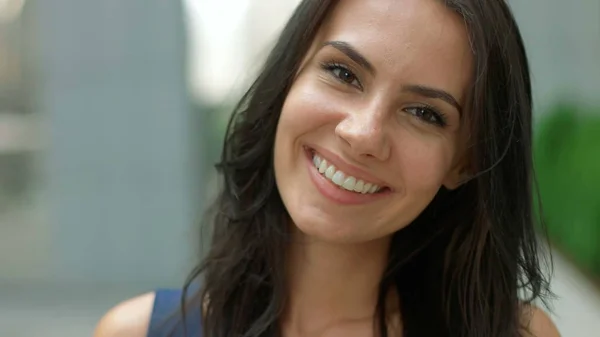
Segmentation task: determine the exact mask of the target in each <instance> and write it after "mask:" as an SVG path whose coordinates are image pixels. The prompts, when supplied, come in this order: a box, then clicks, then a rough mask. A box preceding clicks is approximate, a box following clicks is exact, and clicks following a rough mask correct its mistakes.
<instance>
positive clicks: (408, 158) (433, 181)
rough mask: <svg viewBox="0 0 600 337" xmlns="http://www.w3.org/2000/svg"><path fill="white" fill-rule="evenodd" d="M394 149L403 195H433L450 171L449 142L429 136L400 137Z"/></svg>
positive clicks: (452, 148)
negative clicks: (424, 192)
mask: <svg viewBox="0 0 600 337" xmlns="http://www.w3.org/2000/svg"><path fill="white" fill-rule="evenodd" d="M396 149H397V156H396V158H398V160H399V161H400V163H399V166H400V167H401V168H400V170H401V172H402V180H403V183H404V185H405V186H406V189H407V192H411V191H413V192H418V191H428V192H433V193H436V192H437V190H438V189H439V188H440V186H441V185H442V183H443V180H444V178H445V177H446V176H447V174H448V173H449V170H450V167H451V163H452V156H453V153H454V146H453V144H452V142H451V141H450V140H449V139H445V138H443V137H437V136H435V137H432V136H430V135H426V136H423V135H421V136H412V137H408V136H407V137H403V141H402V143H401V145H399V144H398V145H397V146H396ZM428 194H429V193H428Z"/></svg>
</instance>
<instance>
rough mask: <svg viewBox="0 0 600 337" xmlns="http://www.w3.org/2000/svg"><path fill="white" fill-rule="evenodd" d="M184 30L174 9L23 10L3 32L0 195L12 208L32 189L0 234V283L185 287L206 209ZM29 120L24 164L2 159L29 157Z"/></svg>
mask: <svg viewBox="0 0 600 337" xmlns="http://www.w3.org/2000/svg"><path fill="white" fill-rule="evenodd" d="M15 2H18V1H17V0H12V1H9V0H5V1H0V4H5V3H15ZM182 18H183V11H182V6H181V4H180V3H179V2H177V1H168V2H165V1H160V0H136V1H120V0H103V1H80V0H53V1H46V0H30V1H28V2H26V3H25V6H24V7H23V13H22V15H20V16H19V17H17V18H16V19H15V20H14V21H12V22H11V23H10V24H9V26H7V25H6V24H5V26H3V29H2V34H0V44H4V46H6V48H0V54H1V55H0V56H2V57H4V58H3V59H2V62H0V84H1V85H0V97H2V98H3V99H2V100H0V106H1V109H0V111H2V110H6V109H9V110H10V114H12V115H10V116H9V113H3V114H2V115H0V123H1V122H4V123H3V124H0V129H1V130H8V131H9V132H8V133H7V132H6V131H5V132H1V133H0V135H1V136H0V148H3V150H2V151H1V152H0V155H1V156H2V157H1V159H0V170H3V171H2V174H0V179H3V180H2V182H3V185H2V189H1V190H0V192H3V193H12V194H13V196H14V194H15V193H17V192H13V190H18V189H23V188H22V187H20V186H14V187H13V185H18V183H19V181H20V180H19V179H21V180H25V181H29V182H31V181H35V182H36V184H37V185H35V186H33V187H31V190H33V191H34V192H35V193H33V194H32V197H31V198H30V199H27V200H26V201H24V202H23V203H24V204H25V205H24V208H23V211H24V212H23V213H26V214H27V216H26V217H21V218H20V220H21V221H20V222H15V221H12V219H8V218H7V217H5V218H4V219H3V221H2V223H0V226H2V228H0V230H1V234H0V247H2V254H0V256H2V259H1V260H0V261H1V264H0V282H2V283H8V284H11V283H12V284H23V283H24V282H26V283H30V284H32V285H43V286H46V287H48V286H51V285H53V284H54V285H60V286H61V287H65V286H68V287H91V286H95V287H102V286H107V287H108V286H112V285H119V286H126V285H127V284H129V285H131V286H135V287H139V288H142V287H143V285H144V284H146V285H147V286H148V287H156V286H159V285H178V284H180V283H181V282H182V281H183V279H184V276H185V273H186V272H187V271H188V270H189V268H190V267H191V265H192V263H193V262H195V261H194V259H193V255H194V253H195V250H194V245H193V243H194V240H193V239H192V237H194V236H195V234H196V233H195V230H194V224H195V221H196V220H197V219H196V215H197V213H198V210H199V209H201V208H202V205H201V200H200V196H199V195H200V193H199V192H198V181H199V180H200V176H201V172H200V171H199V166H198V165H197V162H198V158H200V157H201V153H199V151H200V150H199V149H200V146H199V145H200V144H194V143H192V141H191V140H192V136H191V135H192V134H193V133H197V132H198V130H196V129H194V127H200V125H196V123H191V122H190V121H191V120H192V118H193V116H192V109H191V106H190V104H189V99H188V94H187V87H186V81H185V79H186V75H185V55H186V48H185V28H184V23H183V19H182ZM0 24H3V23H0ZM20 25H24V26H26V27H27V29H26V31H27V32H26V34H25V33H24V29H22V27H20ZM24 45H26V46H27V49H26V52H25V51H24V50H23V48H22V47H23V46H24ZM23 62H27V64H25V65H23ZM26 70H27V71H30V73H29V76H30V77H27V78H26V77H24V75H23V73H24V72H25V71H26ZM28 81H29V82H28ZM24 83H30V84H32V85H29V86H25V85H24ZM17 115H19V116H20V117H18V118H17V117H15V116H17ZM33 117H35V120H36V121H38V122H41V124H43V130H44V131H43V133H42V132H34V134H36V135H39V136H41V137H32V138H33V139H36V138H41V140H39V144H36V146H35V148H36V149H37V148H38V147H39V148H40V149H39V150H40V151H38V152H36V153H35V154H33V155H28V156H29V157H27V158H29V159H28V162H27V163H21V161H23V160H21V159H20V160H17V159H15V158H9V156H13V157H14V156H22V155H23V154H24V153H29V152H27V151H29V147H31V146H29V145H28V144H27V141H29V138H30V137H23V134H27V135H29V134H31V126H30V125H28V124H27V123H29V121H30V118H33ZM22 129H24V130H22ZM36 131H37V130H36ZM11 133H16V134H15V135H11ZM19 137H21V138H23V139H26V140H27V141H25V142H16V141H14V142H13V140H14V139H19ZM11 142H13V143H15V144H12V143H11ZM9 143H10V144H9ZM32 158H33V159H32ZM31 160H35V161H36V164H38V165H37V166H36V165H31V164H29V161H31ZM31 167H39V170H38V171H39V172H37V174H38V176H36V178H35V179H33V178H32V175H31V174H30V173H29V172H28V171H32V169H31ZM11 169H12V171H10V170H11ZM12 199H13V200H16V199H17V198H14V197H13V198H12ZM11 209H17V208H16V207H11ZM5 213H6V212H5ZM3 215H5V214H3ZM188 239H189V240H190V242H189V244H188V242H187V240H188ZM15 256H19V258H15Z"/></svg>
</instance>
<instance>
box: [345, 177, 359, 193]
mask: <svg viewBox="0 0 600 337" xmlns="http://www.w3.org/2000/svg"><path fill="white" fill-rule="evenodd" d="M354 185H356V178H354V177H348V178H346V180H345V181H344V184H343V185H342V187H343V188H345V189H347V190H348V191H353V190H354Z"/></svg>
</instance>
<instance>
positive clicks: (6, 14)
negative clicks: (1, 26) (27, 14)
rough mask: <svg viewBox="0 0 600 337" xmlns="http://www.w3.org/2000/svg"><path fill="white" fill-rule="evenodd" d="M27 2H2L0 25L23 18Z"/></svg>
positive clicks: (20, 0)
mask: <svg viewBox="0 0 600 337" xmlns="http://www.w3.org/2000/svg"><path fill="white" fill-rule="evenodd" d="M23 5H25V0H0V23H7V22H11V21H13V20H15V19H17V18H19V17H20V16H21V12H22V11H23Z"/></svg>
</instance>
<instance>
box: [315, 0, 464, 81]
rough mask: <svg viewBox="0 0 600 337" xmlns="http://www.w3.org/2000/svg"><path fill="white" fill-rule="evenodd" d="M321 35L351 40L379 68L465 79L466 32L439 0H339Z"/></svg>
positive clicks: (440, 78) (429, 78) (417, 76)
mask: <svg viewBox="0 0 600 337" xmlns="http://www.w3.org/2000/svg"><path fill="white" fill-rule="evenodd" d="M320 35H321V36H320V40H321V41H320V42H324V41H330V40H340V41H345V42H348V43H350V44H351V45H352V46H354V47H355V48H356V49H357V50H358V51H359V52H360V53H361V54H363V55H364V56H365V57H366V58H367V59H368V60H369V61H370V62H372V63H373V65H374V66H375V68H377V69H378V73H382V74H388V75H395V76H401V77H402V78H404V79H407V78H410V79H411V80H413V81H414V80H418V82H423V83H422V84H432V85H437V86H443V87H446V88H448V87H456V86H457V85H459V84H462V85H466V84H467V83H468V82H469V79H470V74H471V72H470V69H471V63H472V53H471V48H470V44H469V37H468V32H467V30H466V27H465V25H464V22H463V20H462V18H461V16H460V15H459V14H457V13H455V12H453V11H452V10H450V9H449V8H447V7H446V6H445V5H444V4H443V2H442V1H438V0H343V1H339V2H338V4H337V5H336V7H335V8H334V9H333V11H332V13H331V14H330V16H329V18H328V20H327V21H326V23H325V25H324V26H323V28H322V32H321V34H320ZM379 70H381V71H379Z"/></svg>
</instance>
